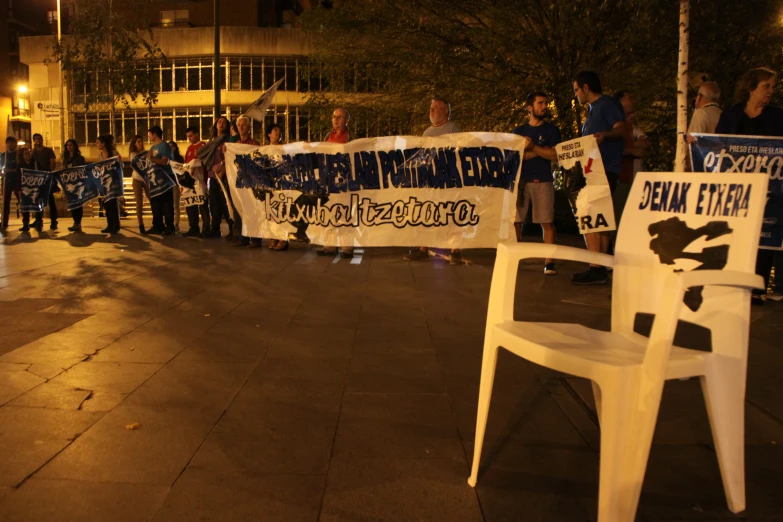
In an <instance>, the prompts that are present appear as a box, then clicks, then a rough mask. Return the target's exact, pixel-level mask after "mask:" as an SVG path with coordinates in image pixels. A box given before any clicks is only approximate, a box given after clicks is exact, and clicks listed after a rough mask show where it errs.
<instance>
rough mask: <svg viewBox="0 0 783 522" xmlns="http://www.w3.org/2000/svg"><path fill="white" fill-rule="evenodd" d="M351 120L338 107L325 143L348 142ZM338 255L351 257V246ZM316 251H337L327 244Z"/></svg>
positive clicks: (320, 254) (332, 252) (321, 254)
mask: <svg viewBox="0 0 783 522" xmlns="http://www.w3.org/2000/svg"><path fill="white" fill-rule="evenodd" d="M349 121H351V115H350V114H349V113H348V111H347V110H345V109H343V108H342V107H338V108H337V109H335V110H334V112H333V113H332V131H331V132H330V133H329V136H327V138H326V142H327V143H348V142H349V141H351V140H352V139H353V135H352V134H351V130H350V129H349V128H348V122H349ZM341 250H342V251H341V252H340V256H341V257H343V258H346V259H348V258H351V257H353V247H343V248H342V249H341ZM316 253H317V254H318V255H319V256H332V255H335V254H336V253H337V248H335V247H330V246H327V245H324V246H322V247H321V248H319V249H318V250H317V251H316Z"/></svg>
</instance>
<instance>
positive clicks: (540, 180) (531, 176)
mask: <svg viewBox="0 0 783 522" xmlns="http://www.w3.org/2000/svg"><path fill="white" fill-rule="evenodd" d="M547 105H548V96H547V94H546V93H545V92H533V93H530V94H528V95H527V99H526V100H525V108H526V109H527V112H528V114H529V115H530V119H529V121H528V123H526V124H524V125H522V126H521V127H517V128H516V129H514V130H513V131H512V134H518V135H520V136H525V137H527V138H528V139H530V140H531V141H532V142H533V148H532V149H531V150H529V151H527V152H525V159H524V161H523V162H522V176H523V180H522V182H521V184H520V186H519V194H518V198H517V217H516V220H515V221H514V228H515V229H516V232H517V241H522V226H523V225H524V223H525V218H527V211H528V209H529V208H530V205H531V204H532V205H533V222H534V223H538V224H540V225H541V230H542V231H543V233H544V243H548V244H550V245H553V244H554V243H555V224H554V221H555V185H554V178H553V177H552V162H553V161H557V152H556V151H555V148H554V147H555V145H557V144H558V143H560V141H561V138H560V129H558V128H557V127H556V126H555V125H553V124H552V123H549V122H548V121H545V119H546V117H547V115H548V113H549V109H548V108H547ZM556 273H557V268H556V267H555V263H554V262H553V261H552V260H551V259H546V260H544V274H546V275H555V274H556Z"/></svg>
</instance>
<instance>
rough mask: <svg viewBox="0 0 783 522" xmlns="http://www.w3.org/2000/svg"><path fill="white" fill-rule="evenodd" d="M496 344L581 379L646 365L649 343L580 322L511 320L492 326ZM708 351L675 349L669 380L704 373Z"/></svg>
mask: <svg viewBox="0 0 783 522" xmlns="http://www.w3.org/2000/svg"><path fill="white" fill-rule="evenodd" d="M491 335H492V336H493V339H492V343H493V344H495V345H499V346H502V347H503V348H506V349H509V350H510V351H511V352H513V353H516V354H517V355H521V356H522V357H524V358H525V359H527V360H529V361H531V362H534V363H536V364H539V365H541V366H546V367H547V368H551V369H553V370H558V371H561V372H564V373H568V374H571V375H576V376H578V377H584V378H586V379H593V380H596V379H597V378H598V374H599V372H604V371H607V370H611V369H612V367H614V368H616V369H617V370H622V369H625V368H628V367H635V366H641V365H642V363H643V362H644V355H645V353H646V350H647V343H648V342H649V339H648V338H647V337H644V336H643V335H640V334H637V333H633V332H632V333H630V334H622V333H614V332H605V331H602V330H594V329H592V328H588V327H586V326H582V325H579V324H569V323H536V322H519V321H509V322H504V323H500V324H497V325H495V326H494V327H493V328H492V333H491ZM705 355H707V356H708V355H709V353H707V352H701V351H698V350H690V349H688V348H680V347H677V346H674V347H672V352H671V357H670V359H669V365H668V367H667V370H666V379H679V378H683V377H693V376H697V375H703V374H704V364H705Z"/></svg>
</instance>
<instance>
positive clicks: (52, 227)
mask: <svg viewBox="0 0 783 522" xmlns="http://www.w3.org/2000/svg"><path fill="white" fill-rule="evenodd" d="M49 230H57V221H52V224H51V225H49Z"/></svg>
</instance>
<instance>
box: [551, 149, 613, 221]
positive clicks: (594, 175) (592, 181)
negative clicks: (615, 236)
mask: <svg viewBox="0 0 783 522" xmlns="http://www.w3.org/2000/svg"><path fill="white" fill-rule="evenodd" d="M555 151H557V161H558V163H560V166H561V167H563V169H565V172H564V175H565V184H566V192H567V194H568V202H569V203H571V208H572V209H573V211H574V215H575V216H576V222H577V223H578V224H579V231H580V232H581V233H582V234H592V233H593V232H608V231H611V230H616V229H617V225H616V224H615V220H614V205H613V203H612V191H611V188H610V187H609V181H608V180H607V179H606V171H605V170H604V161H603V159H601V151H600V150H599V149H598V143H596V141H595V137H593V136H584V137H582V138H577V139H575V140H571V141H566V142H563V143H560V144H558V145H555Z"/></svg>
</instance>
